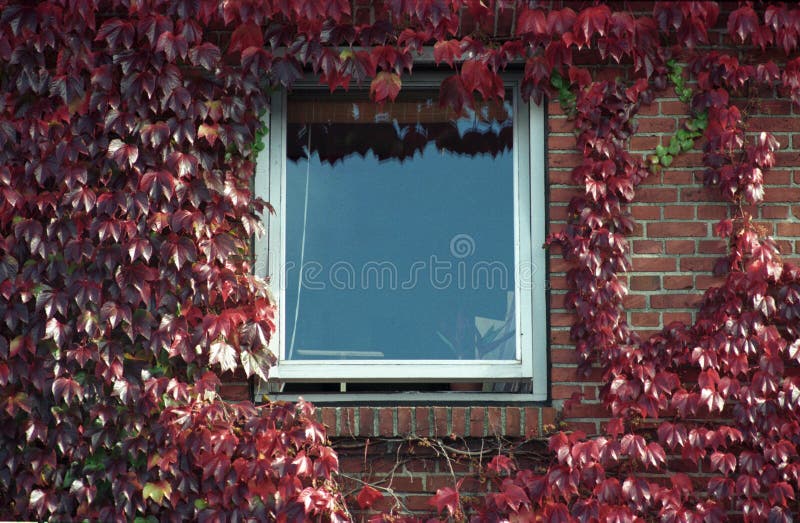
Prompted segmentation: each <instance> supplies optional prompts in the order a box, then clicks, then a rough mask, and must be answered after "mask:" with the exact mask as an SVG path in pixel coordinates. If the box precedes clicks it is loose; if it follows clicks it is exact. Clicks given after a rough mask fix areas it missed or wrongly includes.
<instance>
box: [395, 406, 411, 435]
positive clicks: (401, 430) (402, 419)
mask: <svg viewBox="0 0 800 523" xmlns="http://www.w3.org/2000/svg"><path fill="white" fill-rule="evenodd" d="M397 433H398V434H400V435H408V434H411V407H398V408H397Z"/></svg>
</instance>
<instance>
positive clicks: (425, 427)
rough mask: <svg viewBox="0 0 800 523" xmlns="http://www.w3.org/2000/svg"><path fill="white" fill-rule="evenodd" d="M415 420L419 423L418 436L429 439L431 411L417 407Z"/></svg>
mask: <svg viewBox="0 0 800 523" xmlns="http://www.w3.org/2000/svg"><path fill="white" fill-rule="evenodd" d="M414 411H415V412H414V419H415V420H416V422H417V430H416V434H417V436H421V437H427V436H432V435H433V434H431V421H430V413H431V412H430V409H429V408H428V407H415V408H414Z"/></svg>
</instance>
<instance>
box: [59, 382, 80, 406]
mask: <svg viewBox="0 0 800 523" xmlns="http://www.w3.org/2000/svg"><path fill="white" fill-rule="evenodd" d="M53 396H54V397H55V399H56V401H61V400H63V401H64V402H66V403H67V404H69V403H71V402H72V399H73V398H77V399H78V400H79V401H83V387H81V384H80V383H78V382H77V381H75V380H73V379H72V378H56V379H55V380H54V381H53Z"/></svg>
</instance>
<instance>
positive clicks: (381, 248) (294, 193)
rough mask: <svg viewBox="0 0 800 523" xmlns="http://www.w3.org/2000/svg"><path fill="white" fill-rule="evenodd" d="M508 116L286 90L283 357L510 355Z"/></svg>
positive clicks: (412, 97) (419, 95) (413, 100)
mask: <svg viewBox="0 0 800 523" xmlns="http://www.w3.org/2000/svg"><path fill="white" fill-rule="evenodd" d="M511 114H512V108H511V105H510V104H509V103H506V104H502V103H483V104H479V105H478V107H477V108H476V110H475V111H472V112H471V113H470V114H468V115H466V116H462V117H460V118H457V117H455V115H454V114H452V112H450V111H448V110H446V109H443V108H440V107H439V105H438V93H436V92H431V91H420V90H411V91H408V92H405V91H404V92H401V96H400V97H398V99H397V100H396V101H395V102H394V103H392V104H386V105H384V106H376V105H375V104H373V103H371V102H369V101H367V100H366V93H355V94H352V93H351V94H348V95H344V96H343V95H341V94H336V95H335V97H334V96H330V95H327V93H324V94H323V93H319V92H305V93H302V94H299V95H296V96H290V97H289V105H288V111H287V142H288V143H287V161H286V274H285V279H284V281H285V296H286V300H285V304H284V307H285V311H284V314H285V317H286V323H285V354H284V357H285V358H286V359H290V360H299V359H340V358H341V359H378V360H384V359H385V360H423V359H463V360H475V359H483V360H486V359H493V360H515V359H517V354H516V337H515V328H516V321H515V300H514V288H515V276H516V275H515V270H514V177H513V155H512V152H513V151H512V147H513V138H512V137H513V125H512V123H513V122H512V117H511Z"/></svg>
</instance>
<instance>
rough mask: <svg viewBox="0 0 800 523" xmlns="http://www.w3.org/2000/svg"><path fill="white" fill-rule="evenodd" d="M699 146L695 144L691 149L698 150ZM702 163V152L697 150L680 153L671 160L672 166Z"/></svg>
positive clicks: (690, 165)
mask: <svg viewBox="0 0 800 523" xmlns="http://www.w3.org/2000/svg"><path fill="white" fill-rule="evenodd" d="M698 149H699V148H698V147H697V146H695V148H694V149H693V150H694V151H696V150H698ZM702 163H703V154H702V153H699V152H696V153H695V152H688V153H681V154H679V155H678V156H676V157H675V159H674V160H672V166H671V167H670V168H672V167H677V168H680V167H696V166H698V165H702Z"/></svg>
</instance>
